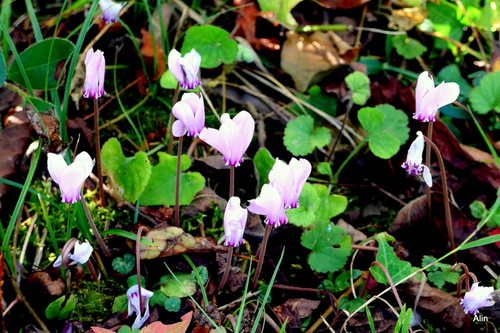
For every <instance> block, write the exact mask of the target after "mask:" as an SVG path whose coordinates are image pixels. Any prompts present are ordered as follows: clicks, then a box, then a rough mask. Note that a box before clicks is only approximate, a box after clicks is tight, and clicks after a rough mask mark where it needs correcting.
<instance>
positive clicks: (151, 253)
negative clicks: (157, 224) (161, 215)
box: [140, 227, 227, 260]
mask: <svg viewBox="0 0 500 333" xmlns="http://www.w3.org/2000/svg"><path fill="white" fill-rule="evenodd" d="M143 237H144V238H146V239H147V240H149V241H151V242H153V243H154V244H155V245H156V246H149V245H146V244H142V243H141V244H140V247H141V249H140V252H141V259H146V260H148V259H154V258H157V257H169V256H173V255H176V254H182V253H189V252H211V251H224V252H225V251H227V247H225V246H222V245H220V246H219V245H217V244H216V243H215V241H214V240H213V239H212V238H209V237H194V236H192V235H191V234H188V233H185V232H184V231H183V230H182V229H181V228H177V227H167V228H164V229H160V230H152V231H150V232H148V233H147V235H145V236H143Z"/></svg>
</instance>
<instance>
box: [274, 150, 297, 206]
mask: <svg viewBox="0 0 500 333" xmlns="http://www.w3.org/2000/svg"><path fill="white" fill-rule="evenodd" d="M268 179H269V183H270V184H271V185H272V186H273V187H274V188H275V189H277V190H278V192H279V193H280V194H281V198H282V200H283V203H284V205H285V207H286V205H287V204H288V203H289V202H290V200H291V196H292V195H293V194H292V191H293V185H294V177H293V172H292V169H291V168H290V166H289V165H288V164H286V163H285V162H283V161H282V160H280V159H278V158H276V162H275V163H274V165H273V167H272V169H271V171H269V175H268Z"/></svg>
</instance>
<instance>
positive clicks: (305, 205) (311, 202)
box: [286, 183, 320, 227]
mask: <svg viewBox="0 0 500 333" xmlns="http://www.w3.org/2000/svg"><path fill="white" fill-rule="evenodd" d="M299 202H300V205H299V207H297V208H294V209H289V210H287V211H286V216H287V217H288V221H289V222H290V223H292V224H295V225H297V226H302V227H308V226H310V225H311V224H313V223H314V222H315V221H316V212H317V210H318V207H319V202H320V200H319V196H318V194H317V193H316V190H315V189H314V187H313V185H311V184H310V183H305V184H304V187H303V188H302V193H301V194H300V197H299Z"/></svg>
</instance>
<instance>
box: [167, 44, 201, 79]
mask: <svg viewBox="0 0 500 333" xmlns="http://www.w3.org/2000/svg"><path fill="white" fill-rule="evenodd" d="M200 64H201V56H200V54H199V53H198V52H196V50H195V49H192V50H191V51H190V52H188V53H186V54H185V55H184V56H183V57H182V56H181V54H180V52H179V51H177V50H175V49H174V50H172V51H170V53H169V54H168V69H169V70H170V72H171V73H172V74H173V75H174V76H175V78H176V79H177V81H179V85H180V86H181V87H182V88H184V89H194V88H196V87H198V86H199V85H200V84H201V81H200V80H199V79H198V71H199V70H200Z"/></svg>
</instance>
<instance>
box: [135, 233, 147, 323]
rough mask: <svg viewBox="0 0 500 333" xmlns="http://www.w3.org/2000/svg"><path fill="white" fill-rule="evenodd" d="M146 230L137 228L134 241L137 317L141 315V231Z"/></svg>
mask: <svg viewBox="0 0 500 333" xmlns="http://www.w3.org/2000/svg"><path fill="white" fill-rule="evenodd" d="M144 229H147V228H146V227H145V226H141V227H139V230H137V240H136V241H135V270H136V274H137V291H138V293H139V312H140V313H138V314H137V315H142V305H143V304H142V285H141V236H142V231H143V230H144Z"/></svg>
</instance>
